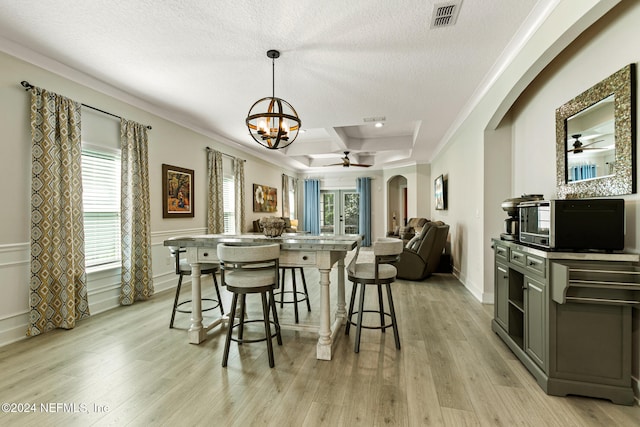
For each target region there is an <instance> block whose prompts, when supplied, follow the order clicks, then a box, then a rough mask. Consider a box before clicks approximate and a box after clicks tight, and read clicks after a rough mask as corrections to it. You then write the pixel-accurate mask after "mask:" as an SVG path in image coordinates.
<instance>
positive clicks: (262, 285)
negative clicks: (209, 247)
mask: <svg viewBox="0 0 640 427" xmlns="http://www.w3.org/2000/svg"><path fill="white" fill-rule="evenodd" d="M279 257H280V245H279V244H277V243H276V244H269V245H259V246H236V245H230V244H225V243H221V244H219V245H218V259H219V260H220V267H221V273H220V278H221V280H222V284H223V285H224V286H226V287H227V290H228V291H230V292H232V293H233V299H232V302H231V314H230V316H229V327H228V329H227V339H226V341H225V344H224V354H223V356H222V366H223V367H225V366H227V361H228V359H229V347H230V345H231V341H235V342H237V343H238V345H241V344H243V343H252V342H260V341H266V342H267V351H268V355H269V366H270V367H271V368H273V367H274V365H275V363H274V358H273V344H272V342H271V341H272V340H273V338H274V337H276V338H277V340H278V345H282V337H281V336H280V324H279V322H278V313H277V312H276V304H275V300H274V298H273V290H274V289H275V288H277V287H278V278H279V277H278V276H279V274H278V273H279V261H278V259H279ZM248 294H260V296H261V298H262V314H263V318H262V319H255V320H245V307H246V305H245V302H246V296H247V295H248ZM267 295H268V296H269V298H268V301H267ZM238 297H240V305H241V308H240V320H239V322H238V323H235V324H234V323H233V322H235V317H236V308H237V305H238ZM270 314H271V315H272V316H273V320H271V318H270ZM252 322H262V323H263V324H264V332H265V333H264V337H262V338H256V339H244V338H243V333H244V325H245V324H247V323H252ZM271 325H273V326H274V327H275V333H273V332H271ZM236 328H237V330H238V334H237V338H234V337H233V330H234V329H236Z"/></svg>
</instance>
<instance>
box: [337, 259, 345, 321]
mask: <svg viewBox="0 0 640 427" xmlns="http://www.w3.org/2000/svg"><path fill="white" fill-rule="evenodd" d="M346 307H347V304H346V303H345V283H344V257H342V258H340V259H339V260H338V307H337V309H336V319H341V323H344V322H345V319H346V318H347V309H346Z"/></svg>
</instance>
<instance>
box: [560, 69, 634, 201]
mask: <svg viewBox="0 0 640 427" xmlns="http://www.w3.org/2000/svg"><path fill="white" fill-rule="evenodd" d="M634 86H635V67H634V64H630V65H628V66H626V67H624V68H623V69H621V70H620V71H618V72H616V73H614V74H612V75H611V76H609V77H607V78H606V79H604V80H603V81H601V82H600V83H598V84H596V85H595V86H593V87H592V88H590V89H588V90H587V91H585V92H583V93H581V94H580V95H578V96H577V97H575V98H574V99H572V100H571V101H569V102H567V103H566V104H564V105H563V106H561V107H560V108H558V109H557V110H556V171H557V172H556V173H557V193H558V198H561V199H562V198H584V197H598V196H618V195H623V194H631V193H635V192H636V182H635V181H636V180H635V164H636V159H635V89H634Z"/></svg>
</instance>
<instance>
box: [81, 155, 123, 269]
mask: <svg viewBox="0 0 640 427" xmlns="http://www.w3.org/2000/svg"><path fill="white" fill-rule="evenodd" d="M82 194H83V198H82V202H83V205H84V206H83V208H84V234H85V264H86V266H87V267H95V266H98V265H104V264H109V263H112V262H117V261H120V154H119V153H117V152H115V151H108V150H105V151H102V150H100V149H95V148H88V147H87V146H83V149H82Z"/></svg>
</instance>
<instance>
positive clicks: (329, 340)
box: [164, 233, 361, 360]
mask: <svg viewBox="0 0 640 427" xmlns="http://www.w3.org/2000/svg"><path fill="white" fill-rule="evenodd" d="M360 242H361V237H360V236H359V235H333V234H332V235H319V236H317V235H309V234H295V233H291V234H283V235H282V236H280V237H276V238H268V237H265V236H263V235H261V234H241V235H228V234H208V235H202V236H189V237H176V238H172V239H168V240H165V241H164V246H176V247H184V248H186V260H187V262H189V264H191V269H192V270H191V301H192V313H191V326H190V327H189V331H188V337H189V342H190V343H192V344H199V343H201V342H202V341H204V340H205V339H206V333H207V331H209V330H210V329H212V328H214V327H215V326H218V325H220V324H222V323H223V322H224V321H225V320H227V319H226V318H225V317H220V318H218V319H216V320H214V321H213V322H212V323H211V324H209V325H203V323H202V304H201V300H200V297H201V286H200V264H201V263H205V262H218V255H217V246H218V244H219V243H238V244H248V245H249V244H268V243H279V244H280V249H281V252H280V264H281V265H289V266H298V267H316V268H318V270H319V271H320V324H319V325H318V327H312V328H310V327H309V326H304V325H281V326H282V327H287V328H290V329H302V330H305V329H308V330H313V331H317V333H318V343H317V346H316V357H317V358H318V359H321V360H331V354H332V344H333V341H334V338H335V333H336V331H337V330H338V329H339V328H340V326H341V325H342V324H344V322H345V320H346V317H347V312H346V304H345V286H344V258H345V256H346V254H347V252H348V251H350V250H352V249H354V248H355V247H356V246H357V245H359V244H360ZM336 263H337V266H338V298H337V299H338V301H337V308H336V314H335V317H336V318H335V321H334V322H333V324H331V322H330V316H331V314H330V303H331V300H330V293H329V290H330V278H329V274H330V273H331V268H332V266H333V265H334V264H336Z"/></svg>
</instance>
